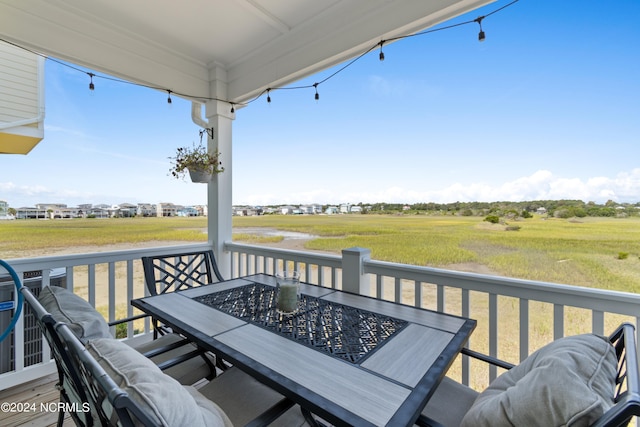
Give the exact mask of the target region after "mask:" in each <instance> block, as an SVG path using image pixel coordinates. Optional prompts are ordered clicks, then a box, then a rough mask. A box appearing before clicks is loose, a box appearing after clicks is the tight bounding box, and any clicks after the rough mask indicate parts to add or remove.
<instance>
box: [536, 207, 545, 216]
mask: <svg viewBox="0 0 640 427" xmlns="http://www.w3.org/2000/svg"><path fill="white" fill-rule="evenodd" d="M536 213H537V214H538V215H544V214H546V213H547V208H545V207H539V208H538V209H536Z"/></svg>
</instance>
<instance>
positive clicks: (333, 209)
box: [324, 206, 339, 215]
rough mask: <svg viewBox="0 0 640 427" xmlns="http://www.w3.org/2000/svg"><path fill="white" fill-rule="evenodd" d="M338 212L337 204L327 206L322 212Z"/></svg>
mask: <svg viewBox="0 0 640 427" xmlns="http://www.w3.org/2000/svg"><path fill="white" fill-rule="evenodd" d="M338 212H339V210H338V207H337V206H327V209H325V210H324V213H326V214H327V215H335V214H337V213H338Z"/></svg>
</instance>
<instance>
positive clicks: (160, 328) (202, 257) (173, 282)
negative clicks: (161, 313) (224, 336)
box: [142, 250, 228, 370]
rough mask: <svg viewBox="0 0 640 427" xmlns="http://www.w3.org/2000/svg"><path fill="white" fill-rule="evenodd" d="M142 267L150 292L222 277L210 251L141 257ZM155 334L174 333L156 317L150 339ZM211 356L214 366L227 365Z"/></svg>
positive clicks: (207, 283) (221, 366) (174, 288)
mask: <svg viewBox="0 0 640 427" xmlns="http://www.w3.org/2000/svg"><path fill="white" fill-rule="evenodd" d="M142 266H143V268H144V277H145V283H146V285H147V289H148V290H149V293H150V294H151V295H161V294H165V293H167V292H175V291H179V290H184V289H189V288H193V287H197V286H206V285H210V284H212V283H215V282H222V281H223V280H224V279H223V277H222V274H220V270H219V269H218V264H217V263H216V259H215V256H214V254H213V251H212V250H208V251H196V252H183V253H176V254H171V255H157V256H149V257H142ZM159 335H164V336H167V335H168V336H172V335H175V334H173V333H172V331H171V330H170V329H169V328H167V327H166V326H164V325H161V324H160V323H159V322H158V321H157V319H153V337H154V339H157V338H158V336H159ZM211 356H212V357H214V358H215V363H216V366H217V367H218V368H220V369H221V370H225V369H227V367H228V364H227V363H225V362H223V360H222V358H220V357H217V356H215V355H211Z"/></svg>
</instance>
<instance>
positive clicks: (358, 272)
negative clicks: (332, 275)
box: [342, 247, 371, 296]
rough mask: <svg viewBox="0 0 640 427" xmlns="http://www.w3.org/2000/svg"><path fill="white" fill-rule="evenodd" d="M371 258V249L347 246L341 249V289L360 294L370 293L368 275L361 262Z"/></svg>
mask: <svg viewBox="0 0 640 427" xmlns="http://www.w3.org/2000/svg"><path fill="white" fill-rule="evenodd" d="M370 259H371V249H367V248H358V247H354V248H349V249H343V250H342V290H343V291H348V292H354V293H357V294H360V295H367V296H368V295H369V294H370V288H371V286H370V283H369V277H368V276H367V275H366V274H365V273H364V265H363V262H364V261H365V260H370Z"/></svg>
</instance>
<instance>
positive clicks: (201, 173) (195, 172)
mask: <svg viewBox="0 0 640 427" xmlns="http://www.w3.org/2000/svg"><path fill="white" fill-rule="evenodd" d="M189 176H190V177H191V182H201V183H208V182H210V181H211V178H213V175H212V174H211V173H209V172H208V171H205V170H200V169H193V168H189Z"/></svg>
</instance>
